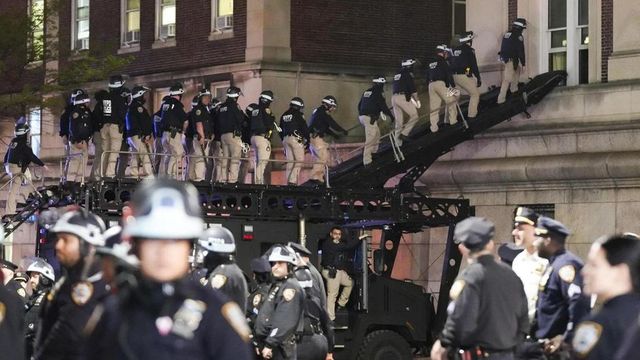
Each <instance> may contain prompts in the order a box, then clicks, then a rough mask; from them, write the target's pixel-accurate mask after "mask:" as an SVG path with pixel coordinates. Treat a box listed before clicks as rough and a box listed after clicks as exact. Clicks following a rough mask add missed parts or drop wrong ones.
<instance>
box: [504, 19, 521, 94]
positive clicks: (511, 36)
mask: <svg viewBox="0 0 640 360" xmlns="http://www.w3.org/2000/svg"><path fill="white" fill-rule="evenodd" d="M526 28H527V20H525V19H523V18H517V19H516V20H515V21H514V22H513V23H512V26H511V31H508V32H506V33H505V34H504V36H503V37H502V44H501V46H500V53H499V54H500V61H502V62H503V63H504V70H503V71H502V85H501V86H500V94H499V95H498V104H502V103H504V102H505V101H506V99H507V90H511V93H512V94H513V93H515V92H516V91H518V82H519V81H520V74H521V73H522V70H523V69H524V66H525V56H524V37H522V31H524V29H526Z"/></svg>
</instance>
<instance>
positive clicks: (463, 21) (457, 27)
mask: <svg viewBox="0 0 640 360" xmlns="http://www.w3.org/2000/svg"><path fill="white" fill-rule="evenodd" d="M452 6H453V8H452V21H451V30H452V31H453V34H452V35H453V36H455V35H460V34H462V33H464V32H465V31H467V1H466V0H454V1H453V2H452Z"/></svg>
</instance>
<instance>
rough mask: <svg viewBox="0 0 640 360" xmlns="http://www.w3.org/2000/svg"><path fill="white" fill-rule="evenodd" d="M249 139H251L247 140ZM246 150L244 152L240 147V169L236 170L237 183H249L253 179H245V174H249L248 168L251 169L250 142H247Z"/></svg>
mask: <svg viewBox="0 0 640 360" xmlns="http://www.w3.org/2000/svg"><path fill="white" fill-rule="evenodd" d="M249 141H251V140H249ZM247 145H248V146H247V149H248V151H247V152H244V150H242V148H240V158H241V159H242V160H240V170H239V171H238V184H251V183H253V181H252V180H251V179H249V181H247V174H249V170H251V144H247Z"/></svg>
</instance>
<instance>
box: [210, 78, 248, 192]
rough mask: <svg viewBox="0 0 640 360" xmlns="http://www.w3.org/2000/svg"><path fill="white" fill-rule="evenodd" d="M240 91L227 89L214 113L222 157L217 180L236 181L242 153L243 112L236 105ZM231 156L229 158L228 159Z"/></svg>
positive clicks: (234, 88) (233, 88) (231, 88)
mask: <svg viewBox="0 0 640 360" xmlns="http://www.w3.org/2000/svg"><path fill="white" fill-rule="evenodd" d="M240 94H241V91H240V89H239V88H237V87H235V86H232V87H230V88H228V89H227V100H226V101H225V102H224V103H222V104H220V106H219V107H218V111H217V113H216V117H217V119H216V121H218V122H219V126H220V141H221V145H222V153H223V154H224V157H225V158H224V159H222V160H221V161H220V163H221V171H220V173H219V174H218V175H220V176H219V177H218V179H217V180H218V181H219V182H228V183H232V184H233V183H237V182H238V172H239V171H240V156H241V155H242V138H241V136H242V122H243V121H244V118H245V116H244V114H243V112H242V110H241V109H240V105H238V97H240ZM229 158H231V159H229Z"/></svg>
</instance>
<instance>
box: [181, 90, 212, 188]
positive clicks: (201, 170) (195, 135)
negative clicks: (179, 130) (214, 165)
mask: <svg viewBox="0 0 640 360" xmlns="http://www.w3.org/2000/svg"><path fill="white" fill-rule="evenodd" d="M194 100H195V106H194V107H193V109H191V112H190V113H189V128H188V130H187V144H189V143H190V144H191V146H190V147H187V148H188V150H189V152H190V153H191V154H193V155H197V156H208V154H209V147H210V146H211V143H210V141H209V140H208V139H207V134H206V131H205V129H206V128H207V127H208V126H209V122H210V121H211V109H210V107H209V106H210V105H211V91H209V89H207V88H203V89H200V91H199V92H198V95H197V96H196V97H195V98H194ZM207 160H208V159H205V158H189V178H190V179H191V180H194V181H203V180H205V171H206V161H207Z"/></svg>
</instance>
